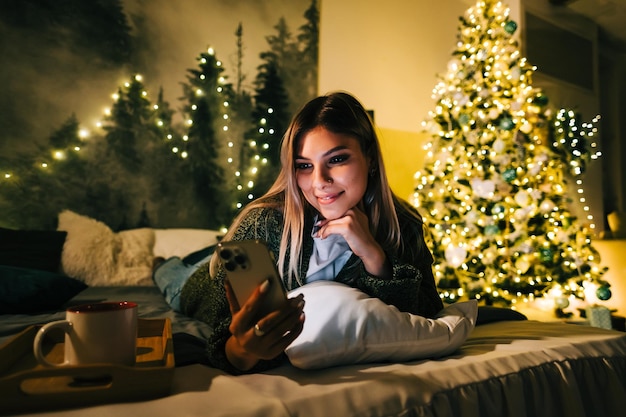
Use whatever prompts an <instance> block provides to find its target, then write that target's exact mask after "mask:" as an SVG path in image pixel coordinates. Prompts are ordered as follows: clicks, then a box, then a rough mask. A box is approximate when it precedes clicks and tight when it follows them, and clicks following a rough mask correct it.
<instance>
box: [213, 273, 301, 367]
mask: <svg viewBox="0 0 626 417" xmlns="http://www.w3.org/2000/svg"><path fill="white" fill-rule="evenodd" d="M268 285H270V281H265V282H263V283H262V284H261V285H259V286H258V287H257V288H256V290H255V291H254V292H253V293H252V295H251V296H250V298H249V299H248V300H247V301H246V303H245V304H244V305H242V306H241V307H240V306H239V303H238V302H237V298H236V297H235V294H234V292H233V290H232V287H231V285H230V283H229V282H228V280H226V281H225V282H224V287H225V289H226V298H227V299H228V304H229V305H230V313H231V315H232V321H231V323H230V327H229V330H230V333H231V335H232V336H231V337H230V338H229V339H228V341H227V342H226V357H227V358H228V360H229V362H230V363H231V364H232V365H233V366H235V367H236V368H238V369H240V370H242V371H247V370H249V369H250V368H252V367H253V366H254V365H255V364H256V363H257V362H258V361H259V360H261V359H264V360H268V359H273V358H275V357H277V356H278V355H280V354H281V353H282V352H283V351H284V350H285V349H286V348H287V346H289V345H290V344H291V342H293V341H294V340H295V339H296V337H298V336H299V335H300V333H301V332H302V326H303V325H304V311H303V308H304V296H303V295H302V294H300V295H298V296H297V297H295V298H291V299H289V300H287V302H286V303H285V304H284V305H283V307H281V308H280V309H279V310H276V311H273V312H271V313H270V314H268V315H267V316H265V317H263V318H261V319H260V320H258V321H256V320H255V317H256V316H257V312H258V310H259V309H260V306H261V305H262V304H263V302H264V299H265V296H266V295H267V288H268Z"/></svg>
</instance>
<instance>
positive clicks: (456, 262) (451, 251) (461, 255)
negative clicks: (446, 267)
mask: <svg viewBox="0 0 626 417" xmlns="http://www.w3.org/2000/svg"><path fill="white" fill-rule="evenodd" d="M466 257H467V250H466V249H465V248H464V247H463V245H452V244H451V245H449V246H448V247H447V248H446V261H448V264H450V266H451V267H452V268H458V267H459V266H461V265H462V264H463V262H465V258H466Z"/></svg>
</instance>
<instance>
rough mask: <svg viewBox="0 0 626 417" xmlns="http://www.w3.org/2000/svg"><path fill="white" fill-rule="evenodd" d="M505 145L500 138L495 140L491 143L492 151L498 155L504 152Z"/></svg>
mask: <svg viewBox="0 0 626 417" xmlns="http://www.w3.org/2000/svg"><path fill="white" fill-rule="evenodd" d="M504 147H505V144H504V141H503V140H502V139H500V138H498V139H496V140H495V141H494V142H493V150H494V151H496V152H497V153H500V152H502V151H503V150H504Z"/></svg>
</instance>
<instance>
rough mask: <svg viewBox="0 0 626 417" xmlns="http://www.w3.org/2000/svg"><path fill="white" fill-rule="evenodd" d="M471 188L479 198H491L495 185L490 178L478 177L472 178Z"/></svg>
mask: <svg viewBox="0 0 626 417" xmlns="http://www.w3.org/2000/svg"><path fill="white" fill-rule="evenodd" d="M471 186H472V190H473V191H474V194H476V195H477V196H478V197H481V198H492V197H493V194H494V192H495V191H496V185H495V183H494V182H493V181H491V180H484V181H483V180H480V179H478V178H474V179H472V182H471Z"/></svg>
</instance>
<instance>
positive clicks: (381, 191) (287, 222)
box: [211, 92, 421, 285]
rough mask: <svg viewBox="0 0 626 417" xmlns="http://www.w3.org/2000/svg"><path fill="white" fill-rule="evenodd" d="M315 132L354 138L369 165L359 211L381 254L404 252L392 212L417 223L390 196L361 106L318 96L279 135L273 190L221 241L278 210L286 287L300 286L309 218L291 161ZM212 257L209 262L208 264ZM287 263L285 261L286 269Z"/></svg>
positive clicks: (346, 98) (344, 97) (338, 96)
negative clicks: (254, 217)
mask: <svg viewBox="0 0 626 417" xmlns="http://www.w3.org/2000/svg"><path fill="white" fill-rule="evenodd" d="M316 127H323V128H325V129H327V130H328V131H330V132H333V133H338V134H347V135H350V136H352V137H354V138H356V139H357V140H358V141H359V145H360V148H361V150H362V151H363V154H364V155H365V156H366V158H368V159H369V160H370V161H371V162H370V170H369V178H368V184H367V189H366V191H365V194H364V195H363V198H362V200H361V204H360V208H361V209H362V210H363V211H364V212H365V214H366V215H367V217H368V219H369V227H370V231H371V233H372V234H373V236H374V238H375V239H376V241H377V242H378V243H379V244H380V245H381V246H382V247H383V249H384V250H385V251H388V252H389V253H393V254H398V253H399V252H403V251H404V250H405V248H403V242H402V236H401V233H400V226H399V222H398V214H397V212H396V209H398V210H399V211H401V212H403V213H408V214H409V215H411V216H413V217H416V218H417V219H419V221H420V222H421V217H420V216H419V214H417V212H414V211H411V210H409V209H408V208H407V207H406V205H405V203H403V202H401V201H400V200H399V199H398V198H397V197H396V196H395V195H394V194H393V192H392V191H391V188H390V187H389V183H388V180H387V174H386V172H385V167H384V165H383V159H382V154H381V150H380V144H379V141H378V136H377V135H376V131H375V129H374V124H373V122H372V120H371V118H370V117H369V115H368V113H367V112H366V111H365V109H364V108H363V106H362V105H361V103H360V102H359V101H358V100H357V99H356V98H354V97H353V96H351V95H350V94H348V93H345V92H334V93H331V94H328V95H325V96H320V97H317V98H315V99H313V100H311V101H309V102H308V103H307V104H306V105H305V106H304V107H303V108H302V109H301V110H300V111H299V112H298V113H297V114H296V115H295V116H294V118H293V119H292V121H291V123H290V125H289V127H288V129H287V132H286V133H285V135H284V136H283V139H282V142H281V149H280V161H281V169H280V172H279V174H278V176H277V178H276V180H275V181H274V183H273V185H272V186H271V187H270V189H269V190H268V191H267V192H266V193H265V194H264V195H263V196H261V197H259V198H258V199H256V200H254V201H253V202H251V203H249V204H248V205H247V206H246V207H245V208H244V209H243V210H242V211H241V213H239V215H238V216H237V217H236V218H235V220H234V221H233V224H232V225H231V228H230V229H229V231H228V233H226V235H225V236H224V240H229V239H231V238H232V236H233V233H234V231H235V230H236V229H237V227H238V226H239V224H240V223H241V221H242V219H244V218H245V217H246V216H247V215H248V213H249V212H250V211H251V210H253V209H257V208H263V207H271V208H276V209H278V210H281V211H282V213H283V219H284V227H283V231H282V236H281V243H280V249H279V256H278V265H279V270H280V271H281V273H283V271H287V274H288V282H289V285H291V284H292V282H293V280H294V279H295V280H296V282H298V283H299V284H300V285H302V283H303V278H304V277H300V276H299V272H298V271H299V266H300V265H301V263H302V248H303V240H304V233H305V231H304V224H305V212H307V213H310V214H311V215H313V214H314V211H313V209H312V207H311V206H310V205H309V203H308V202H307V201H306V199H305V198H304V196H303V194H302V192H301V191H300V188H299V187H298V184H297V181H296V171H295V166H294V161H295V157H296V152H297V149H298V146H299V144H300V141H301V140H302V138H304V136H305V135H306V134H307V133H308V132H310V131H311V130H312V129H314V128H316ZM287 248H289V254H287ZM407 249H409V250H414V248H413V249H412V248H407ZM287 255H288V256H287ZM413 255H415V253H414V254H413ZM215 258H216V257H213V260H215ZM287 259H289V262H288V265H285V262H286V260H287ZM213 260H212V265H211V266H212V270H213V266H214V263H213Z"/></svg>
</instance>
